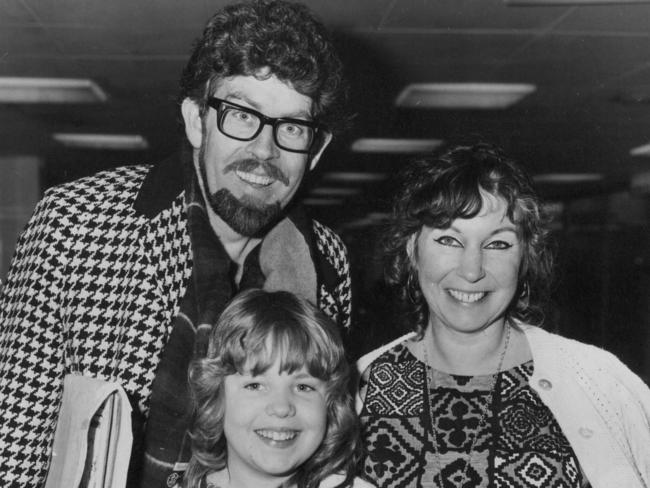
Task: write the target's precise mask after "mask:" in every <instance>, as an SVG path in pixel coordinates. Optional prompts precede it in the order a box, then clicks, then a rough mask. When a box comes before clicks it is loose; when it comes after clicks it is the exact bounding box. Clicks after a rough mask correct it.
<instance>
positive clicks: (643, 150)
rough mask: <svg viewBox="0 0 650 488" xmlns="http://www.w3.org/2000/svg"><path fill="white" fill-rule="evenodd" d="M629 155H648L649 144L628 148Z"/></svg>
mask: <svg viewBox="0 0 650 488" xmlns="http://www.w3.org/2000/svg"><path fill="white" fill-rule="evenodd" d="M630 156H650V144H644V145H643V146H638V147H635V148H632V149H630Z"/></svg>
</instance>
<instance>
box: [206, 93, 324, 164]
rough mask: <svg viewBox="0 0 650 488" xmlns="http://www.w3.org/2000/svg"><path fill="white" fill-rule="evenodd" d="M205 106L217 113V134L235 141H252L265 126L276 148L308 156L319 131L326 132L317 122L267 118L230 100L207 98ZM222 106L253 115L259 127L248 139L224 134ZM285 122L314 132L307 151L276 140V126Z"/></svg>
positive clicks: (287, 118) (289, 118)
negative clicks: (257, 120) (268, 129)
mask: <svg viewBox="0 0 650 488" xmlns="http://www.w3.org/2000/svg"><path fill="white" fill-rule="evenodd" d="M207 104H208V105H209V106H210V107H212V108H213V109H215V110H216V112H217V128H218V129H219V132H221V133H222V134H223V135H224V136H226V137H229V138H231V139H235V140H237V141H252V140H253V139H255V138H256V137H257V136H259V135H260V132H262V129H264V126H265V125H270V126H271V127H272V128H273V141H274V142H275V144H276V146H278V147H279V148H280V149H283V150H285V151H289V152H295V153H301V154H309V153H311V152H312V150H313V148H314V145H315V144H316V141H317V140H318V139H319V135H320V132H321V131H322V132H327V129H326V128H325V127H324V126H323V125H321V124H319V123H318V122H314V121H311V120H303V119H295V118H292V117H268V116H266V115H264V114H263V113H262V112H258V111H257V110H254V109H252V108H250V107H245V106H243V105H239V104H238V103H235V102H231V101H230V100H224V99H223V98H217V97H208V99H207ZM224 105H230V106H231V107H234V108H236V109H239V110H242V111H244V112H247V113H250V114H251V115H254V116H255V117H257V118H258V119H260V126H259V127H258V128H257V130H256V131H255V133H254V134H253V135H252V136H250V137H235V136H231V135H230V134H227V133H226V132H224V130H223V119H224V115H225V113H226V112H225V110H224ZM286 122H289V123H294V124H299V125H303V126H307V127H310V128H312V129H313V130H314V138H313V139H312V141H311V143H310V144H309V147H308V148H307V149H292V148H289V147H286V146H284V145H282V144H281V143H280V141H279V140H278V126H279V125H280V124H282V123H286Z"/></svg>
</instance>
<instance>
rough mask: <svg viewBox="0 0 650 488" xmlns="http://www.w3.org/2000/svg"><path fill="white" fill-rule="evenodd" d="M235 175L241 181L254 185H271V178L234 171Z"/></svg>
mask: <svg viewBox="0 0 650 488" xmlns="http://www.w3.org/2000/svg"><path fill="white" fill-rule="evenodd" d="M236 174H237V176H239V178H241V179H242V180H244V181H246V182H248V183H253V184H255V185H270V184H271V183H273V178H270V177H268V176H259V175H256V174H253V173H245V172H244V171H236Z"/></svg>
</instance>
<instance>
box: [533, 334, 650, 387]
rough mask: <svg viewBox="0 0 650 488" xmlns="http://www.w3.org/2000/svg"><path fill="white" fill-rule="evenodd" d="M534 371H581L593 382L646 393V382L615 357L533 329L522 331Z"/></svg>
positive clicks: (561, 372)
mask: <svg viewBox="0 0 650 488" xmlns="http://www.w3.org/2000/svg"><path fill="white" fill-rule="evenodd" d="M522 328H523V330H524V332H525V334H526V338H527V340H528V344H529V346H530V349H531V352H532V354H533V361H534V362H535V369H536V370H537V369H538V366H539V367H540V369H541V370H543V371H544V372H547V371H550V372H554V371H555V372H557V373H558V374H566V372H567V371H568V370H571V369H573V370H574V371H575V370H577V369H580V370H581V371H583V372H584V373H587V374H588V375H589V377H590V378H591V379H592V380H593V381H598V382H601V383H603V382H605V383H611V382H613V383H615V384H625V385H630V386H631V388H632V389H633V390H638V389H639V388H640V389H641V390H642V391H643V392H645V391H647V390H648V387H647V385H646V384H645V382H644V381H643V380H642V379H641V378H640V377H639V376H638V375H637V374H636V373H634V372H633V371H631V370H630V369H629V367H628V366H627V365H626V364H625V363H623V362H622V361H621V360H620V359H619V358H618V356H616V355H615V354H613V353H611V352H610V351H607V350H605V349H602V348H600V347H598V346H595V345H593V344H587V343H584V342H580V341H577V340H575V339H570V338H568V337H564V336H561V335H559V334H556V333H553V332H549V331H546V330H544V329H540V328H538V327H534V326H524V327H522Z"/></svg>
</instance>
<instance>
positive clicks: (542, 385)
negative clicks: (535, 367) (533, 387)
mask: <svg viewBox="0 0 650 488" xmlns="http://www.w3.org/2000/svg"><path fill="white" fill-rule="evenodd" d="M538 384H539V387H540V388H541V389H542V390H550V389H551V388H553V383H551V382H550V381H549V380H539V382H538Z"/></svg>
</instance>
